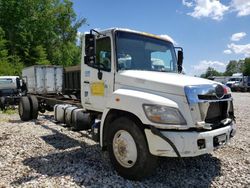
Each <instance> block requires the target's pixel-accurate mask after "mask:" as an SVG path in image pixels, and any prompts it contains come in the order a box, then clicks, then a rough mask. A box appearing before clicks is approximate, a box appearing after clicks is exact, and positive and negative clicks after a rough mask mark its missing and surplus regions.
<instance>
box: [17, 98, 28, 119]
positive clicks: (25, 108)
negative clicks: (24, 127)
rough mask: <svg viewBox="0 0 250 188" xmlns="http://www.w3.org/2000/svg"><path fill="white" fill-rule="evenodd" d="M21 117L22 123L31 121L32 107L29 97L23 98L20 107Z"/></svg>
mask: <svg viewBox="0 0 250 188" xmlns="http://www.w3.org/2000/svg"><path fill="white" fill-rule="evenodd" d="M18 112H19V116H20V118H21V120H22V121H29V120H31V114H30V113H31V105H30V101H29V98H28V97H21V99H20V102H19V106H18Z"/></svg>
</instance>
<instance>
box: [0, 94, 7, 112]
mask: <svg viewBox="0 0 250 188" xmlns="http://www.w3.org/2000/svg"><path fill="white" fill-rule="evenodd" d="M5 109H6V106H5V98H4V97H0V110H2V111H4V110H5Z"/></svg>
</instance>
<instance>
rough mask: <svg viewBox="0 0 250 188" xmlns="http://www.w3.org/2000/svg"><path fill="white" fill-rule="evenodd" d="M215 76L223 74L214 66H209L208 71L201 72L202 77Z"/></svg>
mask: <svg viewBox="0 0 250 188" xmlns="http://www.w3.org/2000/svg"><path fill="white" fill-rule="evenodd" d="M213 76H222V73H220V72H218V71H216V70H215V69H214V68H212V67H208V68H207V70H206V72H205V73H203V74H201V76H200V77H202V78H210V77H213Z"/></svg>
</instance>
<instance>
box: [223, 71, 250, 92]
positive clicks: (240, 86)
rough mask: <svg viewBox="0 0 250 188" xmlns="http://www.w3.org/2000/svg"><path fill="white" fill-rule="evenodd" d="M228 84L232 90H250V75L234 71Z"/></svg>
mask: <svg viewBox="0 0 250 188" xmlns="http://www.w3.org/2000/svg"><path fill="white" fill-rule="evenodd" d="M226 85H227V86H228V87H230V89H231V90H232V91H250V76H244V75H243V73H234V74H233V75H232V76H231V77H230V78H229V80H228V81H227V83H226Z"/></svg>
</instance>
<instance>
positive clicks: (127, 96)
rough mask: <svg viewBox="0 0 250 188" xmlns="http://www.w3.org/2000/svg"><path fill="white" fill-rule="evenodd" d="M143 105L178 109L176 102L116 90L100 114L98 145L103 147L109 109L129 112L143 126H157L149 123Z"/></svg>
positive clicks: (127, 90)
mask: <svg viewBox="0 0 250 188" xmlns="http://www.w3.org/2000/svg"><path fill="white" fill-rule="evenodd" d="M143 104H154V105H163V106H169V107H173V108H178V104H177V103H176V102H174V101H172V100H170V99H167V98H165V97H162V96H159V95H156V94H152V93H146V92H143V91H136V90H131V89H118V90H116V91H115V92H114V93H113V94H112V96H111V97H110V98H109V100H108V102H107V106H106V109H105V110H104V112H103V114H102V119H101V127H100V145H101V146H103V130H104V122H105V120H106V117H107V114H108V113H109V111H110V110H111V109H116V110H122V111H127V112H130V113H132V114H134V115H135V116H137V117H138V118H139V119H140V120H141V122H142V123H143V124H147V125H153V126H155V127H157V126H159V124H156V123H153V122H151V121H150V120H149V119H148V118H147V117H146V114H145V112H144V110H143V106H142V105H143ZM161 126H162V125H161Z"/></svg>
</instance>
